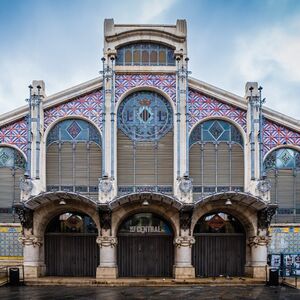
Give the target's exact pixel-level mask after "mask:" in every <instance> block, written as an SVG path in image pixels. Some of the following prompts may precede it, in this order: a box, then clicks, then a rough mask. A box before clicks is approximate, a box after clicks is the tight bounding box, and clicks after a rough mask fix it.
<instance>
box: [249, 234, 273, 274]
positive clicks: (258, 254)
mask: <svg viewBox="0 0 300 300" xmlns="http://www.w3.org/2000/svg"><path fill="white" fill-rule="evenodd" d="M269 242H270V237H268V236H264V235H257V236H253V237H250V238H249V246H250V248H251V266H250V267H246V273H248V274H249V275H251V276H252V277H254V278H265V276H266V265H267V254H268V253H267V251H268V249H267V246H268V244H269Z"/></svg>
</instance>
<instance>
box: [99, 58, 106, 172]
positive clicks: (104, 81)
mask: <svg viewBox="0 0 300 300" xmlns="http://www.w3.org/2000/svg"><path fill="white" fill-rule="evenodd" d="M101 60H102V71H100V74H102V101H103V104H102V177H103V176H104V174H105V171H106V170H105V151H106V150H105V117H106V105H105V99H106V86H105V84H106V80H105V79H106V76H105V58H104V57H102V58H101Z"/></svg>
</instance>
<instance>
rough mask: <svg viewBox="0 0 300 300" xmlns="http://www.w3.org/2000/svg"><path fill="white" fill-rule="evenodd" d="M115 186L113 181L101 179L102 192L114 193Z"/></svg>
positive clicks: (100, 188)
mask: <svg viewBox="0 0 300 300" xmlns="http://www.w3.org/2000/svg"><path fill="white" fill-rule="evenodd" d="M112 189H113V184H112V179H111V178H109V177H107V176H104V177H102V178H99V191H101V192H102V193H104V194H108V193H110V192H111V191H112Z"/></svg>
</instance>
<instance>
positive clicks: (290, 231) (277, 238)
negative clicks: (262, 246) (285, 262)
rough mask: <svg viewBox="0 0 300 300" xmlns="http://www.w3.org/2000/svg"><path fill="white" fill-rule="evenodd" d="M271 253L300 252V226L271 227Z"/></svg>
mask: <svg viewBox="0 0 300 300" xmlns="http://www.w3.org/2000/svg"><path fill="white" fill-rule="evenodd" d="M270 235H271V236H272V240H271V243H270V245H269V247H268V252H269V253H300V227H271V228H270Z"/></svg>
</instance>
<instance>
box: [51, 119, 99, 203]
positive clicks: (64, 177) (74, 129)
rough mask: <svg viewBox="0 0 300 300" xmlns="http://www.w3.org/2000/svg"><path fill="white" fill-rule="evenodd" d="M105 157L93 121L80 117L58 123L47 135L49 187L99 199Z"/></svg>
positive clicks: (52, 189)
mask: <svg viewBox="0 0 300 300" xmlns="http://www.w3.org/2000/svg"><path fill="white" fill-rule="evenodd" d="M101 156H102V153H101V136H100V134H99V132H98V130H97V129H96V128H95V127H94V126H93V125H92V124H90V123H88V122H86V121H83V120H77V119H71V120H65V121H62V122H60V123H58V124H56V125H55V126H54V127H53V128H52V129H51V131H50V132H49V134H48V136H47V158H46V159H47V162H46V163H47V165H46V180H47V190H48V191H59V190H60V191H68V192H78V193H82V194H87V195H88V196H90V197H94V198H97V195H98V178H99V177H101Z"/></svg>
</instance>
